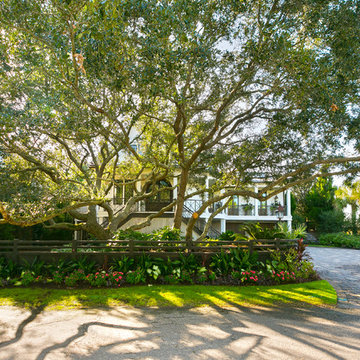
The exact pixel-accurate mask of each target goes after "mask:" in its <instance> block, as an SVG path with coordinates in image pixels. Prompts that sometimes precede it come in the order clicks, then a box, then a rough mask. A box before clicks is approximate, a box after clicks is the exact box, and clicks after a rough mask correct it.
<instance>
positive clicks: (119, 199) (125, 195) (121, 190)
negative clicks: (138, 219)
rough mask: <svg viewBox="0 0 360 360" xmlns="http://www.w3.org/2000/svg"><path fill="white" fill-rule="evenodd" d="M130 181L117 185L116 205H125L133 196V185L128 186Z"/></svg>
mask: <svg viewBox="0 0 360 360" xmlns="http://www.w3.org/2000/svg"><path fill="white" fill-rule="evenodd" d="M129 181H130V180H125V182H119V183H118V184H117V185H115V198H114V204H115V205H124V204H126V203H127V201H128V200H129V199H130V198H131V197H132V196H133V193H134V192H133V184H131V183H130V184H127V182H129Z"/></svg>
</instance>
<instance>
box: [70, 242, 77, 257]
mask: <svg viewBox="0 0 360 360" xmlns="http://www.w3.org/2000/svg"><path fill="white" fill-rule="evenodd" d="M77 245H78V244H77V240H76V239H75V238H73V239H72V242H71V252H72V253H73V254H74V255H75V254H76V253H77Z"/></svg>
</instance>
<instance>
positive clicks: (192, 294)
mask: <svg viewBox="0 0 360 360" xmlns="http://www.w3.org/2000/svg"><path fill="white" fill-rule="evenodd" d="M336 302H337V296H336V292H335V290H334V289H333V287H332V286H331V285H330V284H329V283H328V282H327V281H324V280H322V281H313V282H308V283H303V284H287V285H279V286H249V287H237V286H204V285H189V286H186V285H156V286H155V285H154V286H134V287H126V288H119V289H44V288H35V287H34V288H4V289H0V305H15V306H21V307H35V306H43V307H45V308H47V309H68V308H88V307H107V306H119V305H131V306H157V307H197V306H206V305H209V306H220V307H229V306H237V305H241V306H252V305H261V306H277V305H281V304H296V305H299V304H311V305H335V304H336Z"/></svg>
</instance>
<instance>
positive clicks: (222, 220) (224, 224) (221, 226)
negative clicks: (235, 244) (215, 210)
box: [220, 219, 226, 233]
mask: <svg viewBox="0 0 360 360" xmlns="http://www.w3.org/2000/svg"><path fill="white" fill-rule="evenodd" d="M225 231H226V220H225V219H221V220H220V232H221V233H223V232H225Z"/></svg>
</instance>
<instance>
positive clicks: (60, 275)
mask: <svg viewBox="0 0 360 360" xmlns="http://www.w3.org/2000/svg"><path fill="white" fill-rule="evenodd" d="M64 279H65V273H64V272H63V271H58V270H56V271H55V272H54V273H53V275H52V280H53V282H54V283H55V284H58V285H60V284H62V283H63V281H64Z"/></svg>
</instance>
